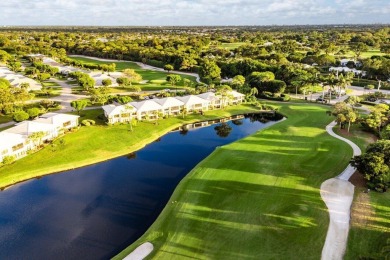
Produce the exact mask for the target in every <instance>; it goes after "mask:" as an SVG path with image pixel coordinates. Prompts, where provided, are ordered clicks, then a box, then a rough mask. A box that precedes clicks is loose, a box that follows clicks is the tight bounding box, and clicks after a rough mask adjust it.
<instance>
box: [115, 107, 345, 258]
mask: <svg viewBox="0 0 390 260" xmlns="http://www.w3.org/2000/svg"><path fill="white" fill-rule="evenodd" d="M280 106H281V112H282V113H283V114H285V115H286V116H287V117H288V120H286V121H283V122H280V123H278V124H276V125H273V126H272V127H270V128H268V129H265V130H263V131H261V132H258V133H256V134H254V135H252V136H250V137H247V138H245V139H242V140H239V141H237V142H235V143H232V144H230V145H227V146H223V147H221V148H219V149H217V150H216V151H215V152H213V153H212V154H211V155H210V156H209V157H208V158H206V159H205V160H204V161H202V162H201V163H200V164H199V165H198V166H197V167H196V168H195V169H193V170H192V171H191V173H189V174H188V175H187V176H186V177H185V178H184V179H183V180H182V181H181V183H180V184H179V186H178V187H177V188H176V190H175V192H174V194H173V195H172V197H171V199H170V202H169V203H168V204H167V205H166V207H165V209H164V210H163V212H162V213H161V215H160V216H159V218H158V219H157V220H156V222H155V223H154V224H153V225H152V226H151V228H150V229H149V230H148V231H147V232H146V233H145V234H144V235H143V236H142V237H141V238H140V239H139V240H138V241H137V242H135V243H134V244H133V245H131V246H130V247H128V248H127V249H125V250H124V251H123V252H122V253H121V254H119V255H118V256H116V259H120V258H123V257H124V256H126V255H127V254H128V253H129V252H131V251H132V250H134V249H135V248H136V247H137V246H138V245H140V244H141V243H143V242H145V241H150V242H152V243H153V245H154V247H155V250H154V251H153V253H152V254H151V256H150V258H153V259H182V258H187V257H188V258H196V259H320V258H321V251H322V247H323V245H324V241H325V237H326V232H327V228H328V223H329V216H328V213H327V209H326V206H325V205H324V203H323V201H322V200H321V197H320V193H319V187H320V185H321V183H322V182H323V181H324V180H326V179H328V178H331V177H334V176H336V175H338V174H339V173H340V172H341V171H342V170H343V169H344V168H345V167H346V165H347V163H348V160H349V158H350V157H351V156H352V150H351V148H350V147H349V146H348V145H347V144H346V143H344V142H341V141H339V140H337V139H335V138H333V137H331V136H329V135H328V134H327V133H326V131H325V126H326V125H327V124H328V123H329V122H330V121H331V120H332V119H333V118H332V117H329V116H327V115H326V113H325V111H326V110H328V107H325V106H315V105H299V104H283V105H280Z"/></svg>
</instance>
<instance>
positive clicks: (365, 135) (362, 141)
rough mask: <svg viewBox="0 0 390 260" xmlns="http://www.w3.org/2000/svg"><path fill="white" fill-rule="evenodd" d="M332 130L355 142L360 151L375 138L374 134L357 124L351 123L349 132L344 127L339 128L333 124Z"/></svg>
mask: <svg viewBox="0 0 390 260" xmlns="http://www.w3.org/2000/svg"><path fill="white" fill-rule="evenodd" d="M333 130H334V132H335V133H336V134H338V135H340V136H343V137H345V138H348V139H349V140H351V141H352V142H354V143H355V144H357V146H359V148H360V149H361V150H362V151H365V150H366V147H367V146H368V145H369V144H370V143H373V142H375V140H376V139H377V137H376V136H375V135H374V134H372V133H369V132H367V131H364V130H363V129H362V128H361V127H360V125H359V124H352V125H351V129H350V130H349V131H350V132H349V133H348V132H347V130H346V129H340V127H339V126H335V127H334V128H333Z"/></svg>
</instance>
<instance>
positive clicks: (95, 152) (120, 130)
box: [0, 105, 257, 187]
mask: <svg viewBox="0 0 390 260" xmlns="http://www.w3.org/2000/svg"><path fill="white" fill-rule="evenodd" d="M251 111H252V112H253V111H257V109H255V108H253V107H252V106H249V105H239V106H233V107H229V108H227V109H226V110H215V111H208V112H206V113H205V115H203V116H200V115H188V116H186V118H185V119H182V117H177V118H169V119H164V120H159V121H158V123H159V124H158V125H155V124H154V122H143V123H139V124H138V126H136V127H134V131H133V132H131V131H129V126H128V125H116V126H106V125H105V124H104V122H103V121H102V120H101V119H99V118H98V116H99V115H102V114H103V111H102V110H101V109H98V110H87V111H82V112H81V114H82V115H84V116H83V117H82V118H80V122H81V121H82V120H83V119H86V118H90V119H93V120H95V121H96V123H97V125H96V126H93V127H92V126H91V127H81V128H80V129H79V130H78V131H77V132H75V133H70V134H67V135H65V136H64V137H62V139H64V140H65V145H64V146H61V145H59V140H56V141H55V142H54V145H55V146H54V147H53V146H50V145H49V146H47V147H45V148H44V149H42V150H41V151H39V152H37V153H34V154H31V155H29V156H27V157H24V158H22V159H20V160H18V161H16V162H15V163H14V164H12V165H8V166H4V167H2V168H0V187H5V186H8V185H11V184H13V183H16V182H20V181H23V180H27V179H31V178H34V177H37V176H42V175H45V174H49V173H53V172H59V171H63V170H67V169H72V168H76V167H81V166H85V165H89V164H93V163H96V162H99V161H104V160H108V159H111V158H114V157H117V156H121V155H125V154H128V153H131V152H134V151H136V150H138V149H140V148H142V147H143V146H145V145H146V144H148V143H150V142H152V141H154V140H156V139H157V138H158V137H160V136H162V135H164V134H165V133H167V132H169V131H170V130H172V129H174V128H177V127H178V126H180V125H182V124H183V123H186V122H195V121H199V120H207V119H211V118H219V117H225V116H229V115H232V114H241V113H245V112H251Z"/></svg>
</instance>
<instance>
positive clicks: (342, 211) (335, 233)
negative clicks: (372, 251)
mask: <svg viewBox="0 0 390 260" xmlns="http://www.w3.org/2000/svg"><path fill="white" fill-rule="evenodd" d="M335 125H336V122H332V123H330V124H329V125H327V126H326V131H327V132H328V133H329V134H330V135H331V136H333V137H335V138H337V139H339V140H341V141H344V142H346V143H348V144H349V145H350V146H351V147H352V149H353V155H354V156H355V155H360V154H361V150H360V148H359V147H358V146H357V145H356V144H355V143H353V142H351V141H350V140H348V139H346V138H343V137H341V136H339V135H337V134H335V133H334V132H333V127H334V126H335ZM355 171H356V168H354V167H353V166H351V165H350V164H349V165H348V166H347V168H346V169H345V170H344V171H343V172H342V173H341V174H340V175H339V176H337V177H335V178H332V179H329V180H326V181H324V182H323V183H322V184H321V197H322V200H323V201H324V202H325V204H326V206H327V207H328V211H329V217H330V222H329V228H328V233H327V235H326V240H325V244H324V247H323V249H322V257H321V259H323V260H336V259H340V260H341V259H343V255H344V253H345V248H346V246H347V239H348V232H349V221H350V209H351V204H352V200H353V193H354V188H355V187H354V186H353V185H352V184H351V183H350V182H349V181H348V180H349V178H350V177H351V176H352V174H353V173H354V172H355Z"/></svg>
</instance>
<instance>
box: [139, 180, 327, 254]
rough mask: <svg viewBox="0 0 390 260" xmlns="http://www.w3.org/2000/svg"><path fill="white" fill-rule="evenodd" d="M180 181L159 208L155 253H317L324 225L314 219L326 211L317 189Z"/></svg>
mask: <svg viewBox="0 0 390 260" xmlns="http://www.w3.org/2000/svg"><path fill="white" fill-rule="evenodd" d="M184 185H185V186H186V187H185V189H184V190H185V191H183V193H181V194H180V196H174V197H173V198H172V201H170V202H169V203H168V206H167V208H166V209H165V210H166V211H167V212H164V213H165V214H164V213H163V216H167V215H168V214H167V213H169V221H168V219H166V220H165V222H163V223H161V222H160V223H161V226H160V228H159V230H160V231H161V234H162V236H161V237H158V238H156V239H155V240H154V241H151V242H152V243H153V244H154V245H155V246H156V248H157V250H156V252H155V256H156V257H173V258H180V257H182V256H187V257H195V258H197V259H199V258H200V259H203V258H204V259H265V258H280V259H287V257H288V258H289V259H299V258H300V259H302V257H305V259H318V258H320V253H321V248H322V245H323V242H324V240H325V234H326V228H327V227H326V225H322V223H319V222H326V221H328V216H327V212H326V209H325V206H324V205H323V203H322V201H321V198H320V196H319V194H318V192H314V191H307V190H301V189H294V188H285V187H275V186H272V185H271V186H267V185H257V184H251V183H244V182H238V181H224V180H221V181H211V180H199V179H191V180H189V181H187V182H186V183H185V184H184ZM178 197H179V198H178ZM176 198H178V200H177V201H176V200H175V199H176ZM166 214H167V215H166ZM177 230H180V231H181V232H180V233H176V231H177ZM172 234H175V235H172ZM145 239H148V238H147V237H146V238H145ZM308 244H310V246H311V250H310V254H305V248H306V246H307V245H308ZM161 245H163V246H162V247H161V248H159V247H160V246H161ZM313 249H315V250H313ZM295 256H296V257H295Z"/></svg>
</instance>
